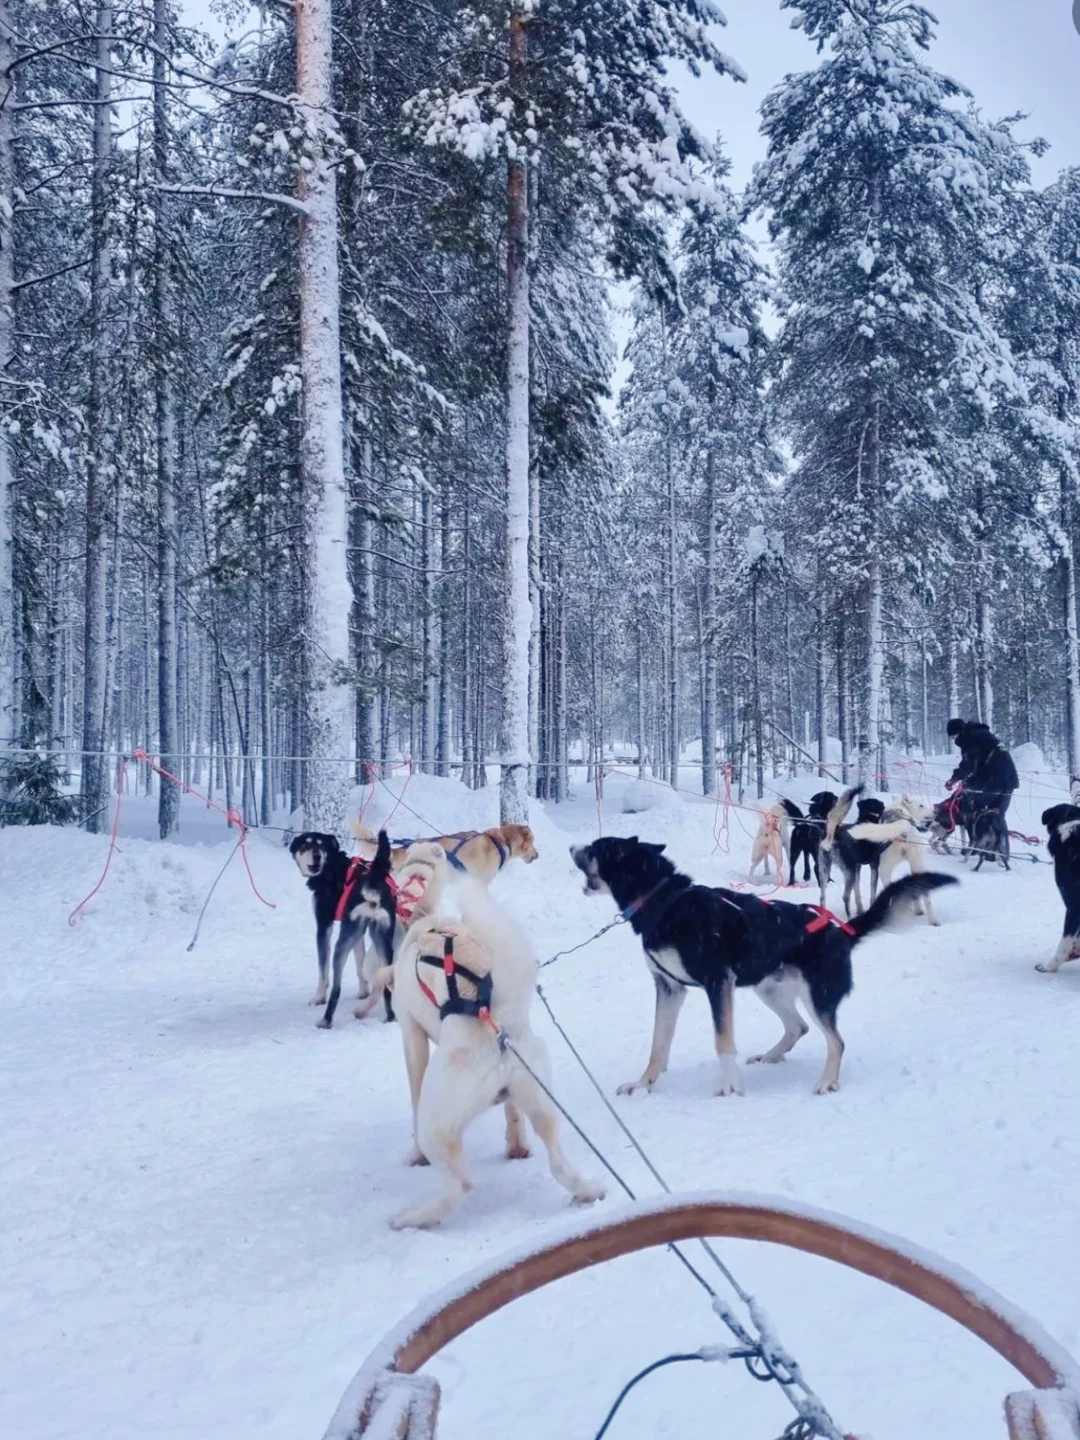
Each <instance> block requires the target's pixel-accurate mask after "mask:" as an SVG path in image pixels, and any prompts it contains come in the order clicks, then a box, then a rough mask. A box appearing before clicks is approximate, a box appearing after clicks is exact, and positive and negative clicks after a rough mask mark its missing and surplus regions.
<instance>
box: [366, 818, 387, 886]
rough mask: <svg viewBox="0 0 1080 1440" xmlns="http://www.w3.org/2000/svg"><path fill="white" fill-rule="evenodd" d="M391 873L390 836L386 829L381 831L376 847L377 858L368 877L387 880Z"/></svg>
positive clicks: (375, 879)
mask: <svg viewBox="0 0 1080 1440" xmlns="http://www.w3.org/2000/svg"><path fill="white" fill-rule="evenodd" d="M389 874H390V836H389V835H388V834H387V833H386V831H385V830H380V831H379V843H378V845H377V846H376V849H375V859H374V860H372V862H371V869H370V870H369V871H368V879H369V880H374V881H376V882H379V881H381V880H385V879H386V877H387V876H388V875H389Z"/></svg>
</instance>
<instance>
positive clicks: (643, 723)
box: [637, 620, 649, 779]
mask: <svg viewBox="0 0 1080 1440" xmlns="http://www.w3.org/2000/svg"><path fill="white" fill-rule="evenodd" d="M641 630H642V622H641V621H640V620H639V622H638V627H637V773H638V776H639V778H641V779H644V778H645V772H646V771H647V769H648V758H647V757H648V749H649V746H648V738H647V732H648V718H647V712H646V707H645V642H644V639H643V637H642V633H641Z"/></svg>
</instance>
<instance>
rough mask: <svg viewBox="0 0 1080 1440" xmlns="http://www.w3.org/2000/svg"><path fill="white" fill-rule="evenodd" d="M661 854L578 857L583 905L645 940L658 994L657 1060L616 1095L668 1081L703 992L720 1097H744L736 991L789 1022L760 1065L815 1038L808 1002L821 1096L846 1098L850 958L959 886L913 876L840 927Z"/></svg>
mask: <svg viewBox="0 0 1080 1440" xmlns="http://www.w3.org/2000/svg"><path fill="white" fill-rule="evenodd" d="M663 851H664V846H663V845H649V844H646V843H644V842H643V841H641V840H638V839H637V837H636V836H635V837H633V838H631V839H622V838H620V837H618V836H604V837H603V838H602V839H600V840H594V841H593V843H592V844H591V845H572V846H571V847H570V854H571V856H572V857H573V861H574V864H575V865H576V866H577V867H578V869H579V870H581V872H582V873H583V874H584V876H585V893H586V894H587V895H611V896H612V897H613V899H614V901H615V903H616V905H618V906H619V908H620V910H621V911H622V913H623V915H624V916H625V917H626V919H627V920H629V921H630V923H631V924H632V925H633V927H634V929H635V931H636V932H637V934H638V935H639V936H640V937H641V943H642V946H643V947H644V950H645V959H646V961H647V962H648V966H649V969H650V971H651V972H652V976H653V980H654V982H655V984H656V1021H655V1025H654V1028H653V1041H652V1051H651V1053H650V1055H649V1063H648V1065H647V1066H646V1067H645V1073H644V1074H643V1075H642V1076H641V1078H640V1079H639V1080H635V1081H632V1082H630V1083H628V1084H626V1085H623V1086H620V1094H629V1093H630V1092H631V1091H633V1090H637V1089H640V1088H642V1087H644V1088H646V1089H651V1088H652V1087H653V1085H655V1084H656V1082H657V1080H659V1078H660V1076H661V1075H662V1074H663V1073H664V1071H665V1070H666V1069H667V1063H668V1056H669V1055H670V1053H671V1042H672V1039H673V1037H674V1035H675V1026H676V1023H677V1021H678V1018H679V1011H680V1010H681V1009H682V1005H683V1001H684V1000H685V999H686V992H687V990H688V989H691V988H697V989H701V990H704V991H705V995H706V998H707V999H708V1001H709V1006H710V1009H711V1010H712V1017H713V1028H714V1030H715V1032H716V1052H717V1055H718V1056H719V1057H720V1089H719V1091H718V1092H717V1093H718V1094H720V1095H735V1094H741V1093H742V1077H741V1075H740V1073H739V1067H738V1065H737V1063H736V1059H735V1054H736V1052H735V1027H734V1018H733V1005H734V998H735V991H736V989H738V988H739V987H740V986H746V985H750V986H752V987H753V988H754V989H755V990H756V992H757V994H758V995H759V996H760V997H761V999H762V1000H763V1001H764V1002H765V1004H766V1005H767V1006H768V1007H769V1009H770V1010H772V1011H773V1012H774V1013H775V1014H776V1015H778V1016H779V1018H780V1020H781V1021H782V1022H783V1026H784V1033H783V1035H782V1036H781V1037H780V1039H779V1040H778V1041H777V1042H776V1044H775V1045H774V1046H773V1047H772V1049H771V1050H769V1051H767V1052H766V1053H765V1054H764V1055H756V1056H754V1057H753V1060H752V1061H751V1062H750V1063H754V1061H761V1062H763V1063H765V1064H769V1065H772V1064H775V1063H776V1062H777V1061H780V1060H783V1058H784V1056H785V1055H786V1054H787V1053H788V1051H789V1050H790V1049H791V1048H792V1047H793V1046H794V1045H795V1044H796V1043H797V1042H798V1041H799V1040H801V1039H802V1037H803V1036H804V1035H805V1034H806V1032H807V1028H808V1027H807V1025H806V1023H805V1022H804V1020H803V1019H802V1017H801V1015H800V1014H799V1012H798V1009H797V1007H796V1002H798V1001H801V1003H802V1004H803V1006H804V1007H805V1009H806V1010H807V1012H808V1014H809V1015H810V1018H811V1019H812V1020H813V1021H814V1023H815V1024H816V1025H817V1027H818V1029H819V1030H821V1032H822V1034H823V1035H824V1036H825V1043H826V1046H827V1047H828V1058H827V1059H826V1062H825V1069H824V1071H823V1072H822V1075H821V1079H820V1080H819V1082H818V1085H817V1093H818V1094H819V1095H825V1094H827V1093H828V1092H829V1091H830V1090H837V1089H839V1086H840V1061H841V1058H842V1056H843V1053H844V1042H843V1040H841V1038H840V1033H839V1031H838V1030H837V1028H836V1012H837V1010H838V1009H839V1008H840V1005H841V1003H842V1001H843V1000H844V999H845V998H846V997H847V996H848V995H849V994H850V992H851V985H852V978H851V952H852V951H853V950H854V948H855V946H856V945H857V944H858V943H859V941H860V940H863V939H865V937H866V936H867V935H870V934H871V933H872V932H873V931H874V930H877V929H879V928H880V927H881V926H882V925H884V924H886V922H887V921H888V920H889V919H890V918H891V916H892V914H893V912H894V910H896V909H897V908H898V904H899V902H901V901H907V902H909V903H914V902H915V901H916V900H917V899H918V898H919V897H921V896H923V895H926V894H928V893H929V892H930V891H931V890H936V889H938V888H939V887H941V886H943V885H954V884H955V883H956V881H955V880H954V878H953V877H952V876H951V875H933V874H922V875H907V876H905V877H904V879H902V880H898V881H897V882H896V884H894V885H890V886H889V887H888V888H887V889H886V890H883V891H882V893H881V894H880V895H879V896H878V898H877V899H876V900H875V901H874V903H873V904H872V905H871V906H870V908H869V910H867V911H865V912H863V913H862V914H859V915H856V916H854V917H853V919H852V920H851V921H850V922H849V923H847V924H843V925H841V924H838V923H836V922H835V920H834V919H833V917H831V916H829V915H828V913H827V912H823V911H822V910H821V909H820V908H818V907H816V906H813V905H791V904H787V903H785V902H783V901H778V902H775V903H772V902H770V901H767V900H760V899H758V897H757V896H756V895H749V894H743V893H740V892H737V891H734V890H720V889H713V888H712V887H710V886H707V885H695V884H694V882H693V881H692V880H691V879H690V877H689V876H688V875H682V874H680V873H679V871H678V870H676V868H675V866H674V865H673V864H672V863H671V861H670V860H668V859H667V858H666V856H665V855H664V854H663Z"/></svg>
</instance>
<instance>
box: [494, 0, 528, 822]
mask: <svg viewBox="0 0 1080 1440" xmlns="http://www.w3.org/2000/svg"><path fill="white" fill-rule="evenodd" d="M525 17H526V11H525V9H524V6H523V5H522V4H521V3H520V0H515V3H514V7H513V9H512V10H511V13H510V94H511V96H512V98H513V100H514V103H515V115H516V117H517V119H518V120H519V121H521V120H522V119H523V117H524V110H525V106H524V100H525V90H526V67H527V63H528V59H527V57H528V50H527V40H526V28H525V26H526V18H525ZM526 165H527V157H526V155H525V153H524V151H523V150H517V151H515V152H514V153H513V154H511V155H509V157H508V159H507V164H506V211H507V214H506V303H507V317H506V318H507V366H506V392H507V393H506V540H505V566H506V571H505V574H506V581H505V585H504V590H503V594H504V605H505V611H504V614H503V627H502V630H503V634H502V650H503V676H502V690H503V693H502V736H501V748H502V757H501V758H502V779H501V783H500V787H499V813H500V815H501V818H502V820H503V823H504V824H505V823H507V822H511V821H518V822H524V821H526V820H527V819H528V815H529V765H530V761H531V755H530V752H529V641H530V637H531V634H532V605H531V603H530V597H529V509H530V496H529V345H530V334H529V328H530V322H529V201H528V183H527V174H526Z"/></svg>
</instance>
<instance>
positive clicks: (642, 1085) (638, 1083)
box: [615, 1080, 653, 1095]
mask: <svg viewBox="0 0 1080 1440" xmlns="http://www.w3.org/2000/svg"><path fill="white" fill-rule="evenodd" d="M652 1087H653V1082H652V1081H651V1080H627V1081H625V1082H624V1084H622V1085H620V1086H619V1088H618V1089H617V1090H616V1091H615V1094H616V1095H636V1094H637V1092H638V1091H639V1090H644V1091H646V1092H648V1091H650V1090H651V1089H652Z"/></svg>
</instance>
